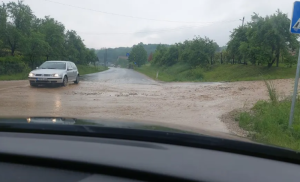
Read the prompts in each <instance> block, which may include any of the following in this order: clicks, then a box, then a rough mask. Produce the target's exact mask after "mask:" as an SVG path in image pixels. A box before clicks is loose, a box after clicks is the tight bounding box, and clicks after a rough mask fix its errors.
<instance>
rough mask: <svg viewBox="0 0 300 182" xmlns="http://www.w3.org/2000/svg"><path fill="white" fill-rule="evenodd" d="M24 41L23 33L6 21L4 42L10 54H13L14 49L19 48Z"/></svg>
mask: <svg viewBox="0 0 300 182" xmlns="http://www.w3.org/2000/svg"><path fill="white" fill-rule="evenodd" d="M23 42H24V35H23V34H22V32H21V31H20V30H18V29H17V28H16V27H15V26H14V25H12V24H11V23H7V25H6V29H5V43H6V45H7V47H9V48H10V50H11V55H12V56H14V54H15V51H16V50H18V49H19V48H21V46H22V43H23Z"/></svg>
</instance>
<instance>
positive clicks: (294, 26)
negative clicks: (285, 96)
mask: <svg viewBox="0 0 300 182" xmlns="http://www.w3.org/2000/svg"><path fill="white" fill-rule="evenodd" d="M290 31H291V33H295V34H300V2H299V1H296V2H294V7H293V14H292V20H291V26H290ZM299 73H300V49H299V55H298V63H297V71H296V77H295V85H294V93H293V97H292V106H291V112H290V119H289V127H292V124H293V119H294V110H295V103H296V98H297V94H298V82H299Z"/></svg>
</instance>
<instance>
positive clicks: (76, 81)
mask: <svg viewBox="0 0 300 182" xmlns="http://www.w3.org/2000/svg"><path fill="white" fill-rule="evenodd" d="M74 83H75V84H78V83H79V75H77V76H76V80H75V81H74Z"/></svg>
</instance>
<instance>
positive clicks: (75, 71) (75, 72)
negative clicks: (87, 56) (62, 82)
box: [71, 63, 78, 79]
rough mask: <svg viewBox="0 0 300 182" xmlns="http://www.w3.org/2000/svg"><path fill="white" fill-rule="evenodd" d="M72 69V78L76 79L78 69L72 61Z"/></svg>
mask: <svg viewBox="0 0 300 182" xmlns="http://www.w3.org/2000/svg"><path fill="white" fill-rule="evenodd" d="M71 64H72V66H73V69H74V79H76V77H77V75H78V69H77V66H76V65H75V64H74V63H71Z"/></svg>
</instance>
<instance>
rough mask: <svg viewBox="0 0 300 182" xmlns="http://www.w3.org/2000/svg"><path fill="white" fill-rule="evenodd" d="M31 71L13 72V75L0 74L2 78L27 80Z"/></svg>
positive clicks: (0, 78)
mask: <svg viewBox="0 0 300 182" xmlns="http://www.w3.org/2000/svg"><path fill="white" fill-rule="evenodd" d="M28 73H29V72H23V73H17V74H11V75H0V80H1V81H3V80H25V79H27V77H28Z"/></svg>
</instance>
